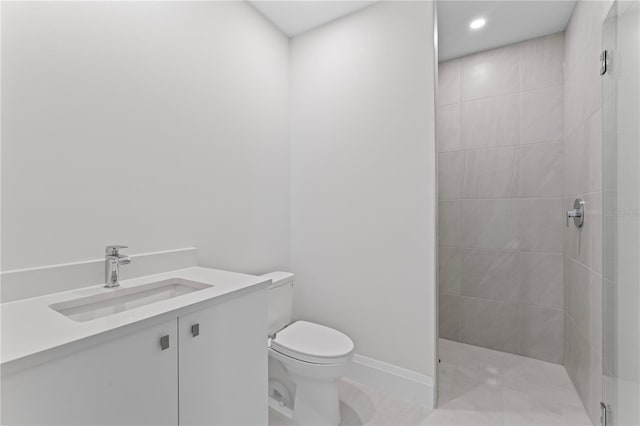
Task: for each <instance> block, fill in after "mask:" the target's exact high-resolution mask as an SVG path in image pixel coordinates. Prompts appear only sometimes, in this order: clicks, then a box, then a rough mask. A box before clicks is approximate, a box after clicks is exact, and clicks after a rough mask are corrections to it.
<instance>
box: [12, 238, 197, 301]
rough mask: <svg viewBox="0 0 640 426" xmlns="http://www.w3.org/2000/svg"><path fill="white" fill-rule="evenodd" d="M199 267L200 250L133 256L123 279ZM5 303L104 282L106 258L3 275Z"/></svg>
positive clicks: (191, 248)
mask: <svg viewBox="0 0 640 426" xmlns="http://www.w3.org/2000/svg"><path fill="white" fill-rule="evenodd" d="M197 265H198V249H196V248H193V247H188V248H181V249H176V250H167V251H159V252H153V253H141V254H132V255H131V264H129V265H127V266H126V267H123V268H122V270H121V279H122V280H127V279H130V278H136V277H140V276H143V275H151V274H158V273H161V272H168V271H173V270H176V269H184V268H189V267H192V266H197ZM0 280H1V282H2V286H1V288H2V290H1V291H0V301H1V302H2V303H6V302H12V301H15V300H21V299H28V298H31V297H38V296H42V295H45V294H51V293H59V292H61V291H69V290H75V289H77V288H82V287H89V286H92V285H98V284H101V283H103V282H104V258H102V259H95V260H86V261H82V262H73V263H65V264H61V265H47V266H38V267H35V268H27V269H14V270H11V271H3V272H2V273H0Z"/></svg>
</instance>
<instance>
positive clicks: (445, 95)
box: [438, 59, 460, 105]
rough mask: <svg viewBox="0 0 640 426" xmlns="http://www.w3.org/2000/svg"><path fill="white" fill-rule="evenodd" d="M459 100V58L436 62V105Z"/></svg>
mask: <svg viewBox="0 0 640 426" xmlns="http://www.w3.org/2000/svg"><path fill="white" fill-rule="evenodd" d="M457 102H460V60H459V59H453V60H451V61H445V62H440V63H439V64H438V105H448V104H454V103H457Z"/></svg>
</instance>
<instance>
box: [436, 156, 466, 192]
mask: <svg viewBox="0 0 640 426" xmlns="http://www.w3.org/2000/svg"><path fill="white" fill-rule="evenodd" d="M464 156H465V155H464V152H461V151H459V152H443V153H440V154H438V196H439V198H440V199H441V200H447V199H449V200H450V199H457V198H460V192H461V190H462V171H463V161H464Z"/></svg>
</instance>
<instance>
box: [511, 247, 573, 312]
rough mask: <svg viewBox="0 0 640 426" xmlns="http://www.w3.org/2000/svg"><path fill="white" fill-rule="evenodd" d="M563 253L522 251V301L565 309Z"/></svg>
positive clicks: (520, 275)
mask: <svg viewBox="0 0 640 426" xmlns="http://www.w3.org/2000/svg"><path fill="white" fill-rule="evenodd" d="M563 257H564V256H563V255H562V254H561V253H541V252H529V251H523V252H520V258H519V263H518V268H519V272H520V273H519V277H520V302H522V303H526V304H530V305H538V306H543V307H547V308H553V309H559V310H563V309H564V274H563V269H564V259H563Z"/></svg>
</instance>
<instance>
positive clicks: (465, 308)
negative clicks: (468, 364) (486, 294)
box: [460, 297, 518, 353]
mask: <svg viewBox="0 0 640 426" xmlns="http://www.w3.org/2000/svg"><path fill="white" fill-rule="evenodd" d="M461 310H462V321H461V324H460V341H461V342H464V343H469V344H471V345H478V346H483V347H485V348H490V349H496V350H500V351H505V352H511V353H517V352H518V332H517V327H515V325H516V324H517V323H518V305H517V304H516V303H503V302H496V301H493V300H484V299H476V298H470V297H462V304H461Z"/></svg>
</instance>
